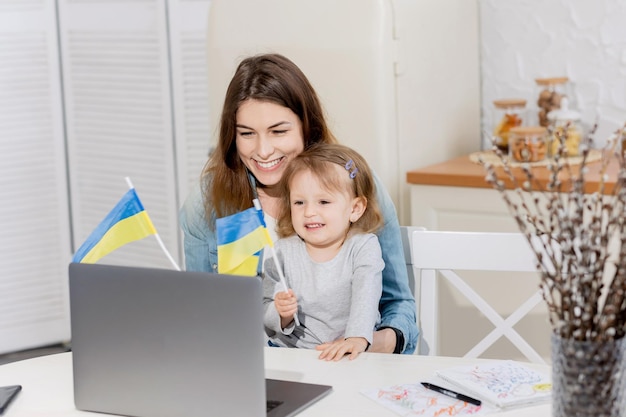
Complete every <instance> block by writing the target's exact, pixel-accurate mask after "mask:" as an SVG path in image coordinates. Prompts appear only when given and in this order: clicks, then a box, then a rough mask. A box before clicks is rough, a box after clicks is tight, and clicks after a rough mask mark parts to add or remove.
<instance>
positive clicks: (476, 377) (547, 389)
mask: <svg viewBox="0 0 626 417" xmlns="http://www.w3.org/2000/svg"><path fill="white" fill-rule="evenodd" d="M437 375H438V376H439V377H441V378H443V379H444V380H446V381H448V382H450V383H451V384H453V385H455V386H457V387H461V388H463V389H465V390H466V391H467V392H468V393H470V394H473V395H475V396H477V397H478V398H481V399H484V400H487V401H491V402H492V403H494V404H496V405H497V406H499V407H513V406H518V405H531V404H537V403H541V402H545V401H548V400H549V399H550V396H551V391H552V384H551V381H550V378H549V376H548V375H546V374H544V373H542V372H538V371H536V370H534V369H532V368H530V367H528V366H526V365H525V364H522V363H519V362H516V361H510V360H503V361H490V362H483V363H480V364H477V365H470V366H459V367H453V368H448V369H443V370H440V371H437Z"/></svg>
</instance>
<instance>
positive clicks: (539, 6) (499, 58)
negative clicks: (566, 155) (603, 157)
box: [479, 0, 626, 144]
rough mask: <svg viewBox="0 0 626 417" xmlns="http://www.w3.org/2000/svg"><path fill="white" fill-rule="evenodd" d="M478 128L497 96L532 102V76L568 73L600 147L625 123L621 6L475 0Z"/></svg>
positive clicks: (624, 5) (585, 0) (625, 40)
mask: <svg viewBox="0 0 626 417" xmlns="http://www.w3.org/2000/svg"><path fill="white" fill-rule="evenodd" d="M479 6H480V7H479V8H480V28H481V78H482V114H483V117H482V125H483V128H487V130H491V126H492V121H491V117H492V116H491V104H492V102H493V100H494V99H498V98H506V97H521V98H526V99H527V100H528V105H529V106H530V105H533V104H534V102H536V92H535V82H534V79H535V78H539V77H554V76H567V77H569V78H570V80H572V81H573V85H574V90H575V97H576V101H577V102H578V103H579V108H580V111H581V112H582V116H583V122H584V124H585V125H586V126H587V127H590V126H591V125H593V123H594V122H595V121H596V120H597V121H598V131H597V134H596V140H597V143H598V144H600V143H603V142H604V141H605V139H606V138H607V137H608V135H609V134H611V133H612V132H613V131H614V130H615V129H617V128H618V127H620V126H621V125H623V124H624V122H625V121H626V2H625V1H623V0H593V1H591V0H480V3H479Z"/></svg>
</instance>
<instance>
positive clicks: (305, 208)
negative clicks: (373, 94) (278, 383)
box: [263, 144, 385, 361]
mask: <svg viewBox="0 0 626 417" xmlns="http://www.w3.org/2000/svg"><path fill="white" fill-rule="evenodd" d="M280 187H281V195H283V196H285V197H284V198H283V200H282V203H281V215H280V216H279V218H278V222H277V232H278V235H279V236H280V237H281V239H280V240H278V242H277V243H276V254H277V260H278V264H279V266H280V267H281V268H282V270H283V272H284V278H285V281H286V284H287V286H288V287H289V290H288V291H285V288H284V286H283V285H282V283H281V279H280V275H279V273H278V271H277V269H276V264H275V262H274V260H273V259H267V260H266V261H265V263H264V266H265V278H264V280H263V281H264V282H263V286H264V300H263V301H264V304H265V326H266V332H267V334H268V337H269V343H270V344H271V345H273V346H284V347H301V348H316V349H318V350H320V351H321V354H320V356H319V357H320V359H325V360H335V361H337V360H339V359H341V358H342V357H343V356H344V355H345V354H348V353H350V359H354V358H356V357H357V356H358V354H359V353H361V352H364V351H365V350H367V348H368V347H369V346H370V344H371V343H372V337H373V333H374V329H375V325H376V324H377V322H378V321H379V319H380V314H379V312H378V303H379V300H380V296H381V293H382V270H383V268H384V266H385V264H384V262H383V259H382V254H381V249H380V244H379V242H378V238H377V237H376V235H374V234H373V232H374V231H376V230H377V229H378V228H379V227H380V226H381V225H382V215H381V213H380V210H379V208H378V204H377V202H376V199H375V195H376V190H375V189H374V180H373V177H372V173H371V171H370V168H369V167H368V165H367V163H366V162H365V160H364V159H363V157H361V155H359V154H358V153H357V152H355V151H354V150H352V149H350V148H348V147H346V146H343V145H337V144H319V145H315V146H314V147H312V148H310V149H308V150H305V151H303V152H302V153H301V154H299V155H298V156H297V157H296V158H295V159H294V160H293V161H292V162H290V163H289V165H288V167H287V168H286V171H285V173H284V175H283V177H282V180H281V184H280ZM295 314H297V315H298V319H299V322H300V325H296V321H295V320H294V315H295Z"/></svg>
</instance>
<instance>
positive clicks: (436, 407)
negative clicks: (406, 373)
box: [361, 383, 483, 417]
mask: <svg viewBox="0 0 626 417" xmlns="http://www.w3.org/2000/svg"><path fill="white" fill-rule="evenodd" d="M361 393H362V394H363V395H365V396H366V397H368V398H370V399H372V400H374V401H376V402H377V403H378V404H380V405H382V406H384V407H386V408H388V409H390V410H391V411H393V412H394V413H396V414H398V415H400V416H405V417H409V416H420V417H445V416H464V415H470V414H477V413H478V412H479V411H480V410H481V409H482V408H483V407H482V406H476V405H472V404H469V403H466V402H464V401H459V400H455V399H454V398H450V397H447V396H445V395H441V394H438V393H436V392H433V391H431V390H428V389H426V388H424V387H423V386H422V385H421V384H419V383H416V384H401V385H394V386H391V387H386V388H373V389H370V390H364V391H361ZM481 414H482V413H481Z"/></svg>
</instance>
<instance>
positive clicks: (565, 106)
mask: <svg viewBox="0 0 626 417" xmlns="http://www.w3.org/2000/svg"><path fill="white" fill-rule="evenodd" d="M548 121H549V123H550V125H549V130H550V138H549V139H548V140H549V142H550V146H549V150H550V155H551V156H554V155H556V154H557V153H558V152H559V146H560V145H561V141H563V144H564V146H565V148H564V155H563V156H578V155H579V147H580V142H581V141H582V138H583V128H582V125H581V122H580V113H579V112H577V111H576V110H571V109H570V108H569V100H568V98H567V97H563V99H562V100H561V108H560V109H558V110H552V111H551V112H550V113H548Z"/></svg>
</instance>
